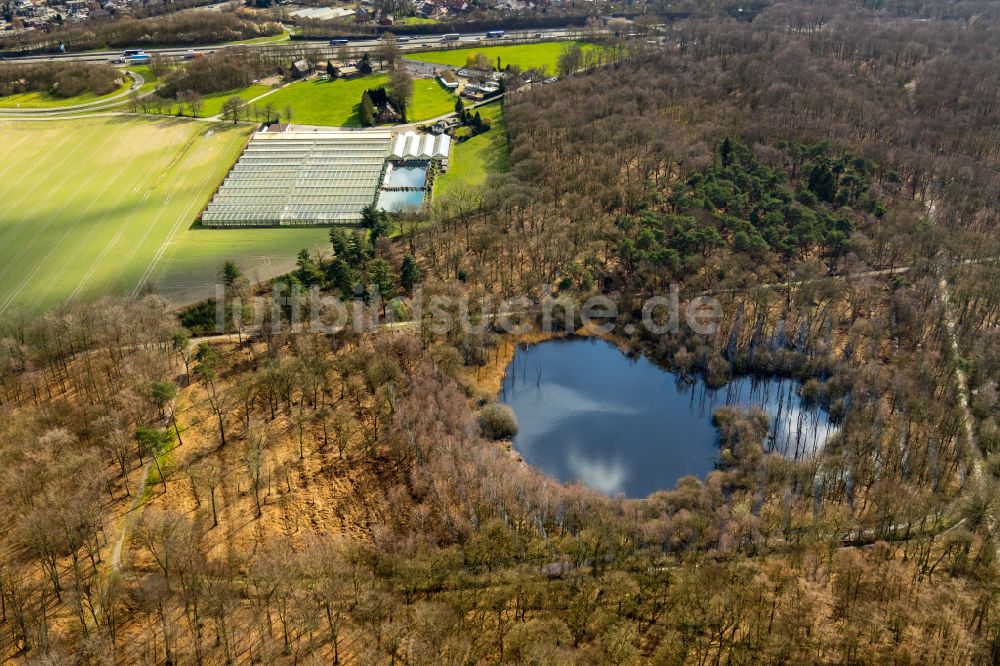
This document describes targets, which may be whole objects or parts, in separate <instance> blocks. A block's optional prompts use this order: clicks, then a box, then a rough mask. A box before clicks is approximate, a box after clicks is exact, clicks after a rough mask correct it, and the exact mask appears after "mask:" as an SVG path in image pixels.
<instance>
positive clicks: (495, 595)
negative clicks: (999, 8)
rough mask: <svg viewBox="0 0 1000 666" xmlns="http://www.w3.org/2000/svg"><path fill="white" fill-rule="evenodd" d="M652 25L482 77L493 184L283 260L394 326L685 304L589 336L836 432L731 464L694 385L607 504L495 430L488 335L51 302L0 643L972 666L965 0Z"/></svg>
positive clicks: (976, 309) (982, 143)
mask: <svg viewBox="0 0 1000 666" xmlns="http://www.w3.org/2000/svg"><path fill="white" fill-rule="evenodd" d="M991 12H992V13H991ZM925 18H931V19H933V20H929V21H927V20H916V19H925ZM973 19H974V20H973ZM670 34H671V38H672V39H674V40H675V43H676V44H677V45H678V46H677V47H676V48H673V47H672V48H667V49H663V50H660V49H654V48H650V47H648V45H643V44H642V43H636V44H619V45H617V47H616V48H609V49H607V50H605V53H606V54H608V55H607V57H606V58H605V57H603V56H602V61H601V62H589V63H587V64H586V66H585V67H583V68H582V69H581V71H579V72H576V73H574V74H572V75H569V76H566V77H564V78H563V79H562V80H560V81H559V82H558V83H557V84H551V85H545V86H533V87H525V88H521V89H520V90H518V91H517V92H514V93H511V94H510V95H509V96H508V99H507V100H506V101H505V108H504V126H505V131H506V132H507V135H508V140H509V144H510V155H509V160H510V170H509V172H507V173H503V174H497V175H495V176H493V177H492V179H491V181H490V182H489V183H488V184H487V186H486V187H484V188H482V189H471V188H467V189H465V190H458V191H455V192H453V193H452V194H451V195H449V196H448V197H445V198H442V199H440V200H439V201H438V202H436V203H435V208H434V210H433V211H432V212H431V214H430V219H429V220H415V219H393V218H389V217H386V216H383V215H380V214H377V213H376V212H374V211H367V213H366V220H365V225H364V226H365V228H364V230H362V231H358V232H341V231H339V230H337V231H335V232H334V233H332V234H331V238H330V240H331V244H330V252H329V254H328V255H327V256H326V257H313V256H310V254H309V253H303V254H302V255H301V256H300V257H299V265H298V269H297V270H296V271H295V273H293V274H292V275H289V276H287V277H285V278H283V281H284V282H286V283H287V284H288V285H289V286H293V285H298V286H309V285H318V286H320V287H321V288H322V289H323V290H324V291H327V292H333V293H337V294H338V295H341V296H347V297H350V296H352V295H355V296H359V297H366V296H365V294H367V293H370V291H371V289H372V287H373V286H374V287H375V289H376V290H377V291H378V292H381V294H382V295H384V296H386V297H389V296H396V297H398V299H399V302H398V303H397V304H396V305H398V309H399V310H400V314H401V316H402V317H403V318H405V317H406V314H407V312H408V311H410V310H411V306H412V302H410V301H408V298H409V297H410V296H411V294H412V293H413V290H414V287H415V286H416V285H417V284H418V283H419V284H420V286H421V288H422V289H423V290H424V292H425V293H427V294H451V295H459V294H466V295H470V296H471V297H472V298H473V302H474V303H476V302H479V301H485V299H486V298H487V297H510V296H520V295H525V294H527V295H529V296H531V297H532V298H534V299H535V300H538V301H540V300H542V299H543V298H554V299H556V300H557V301H558V302H559V303H560V305H561V306H562V311H563V312H564V315H563V316H564V318H565V320H566V321H565V322H564V323H566V324H568V328H570V329H572V328H573V327H574V325H575V324H577V323H578V321H577V313H578V310H577V309H576V308H575V305H576V304H578V303H580V302H581V301H583V300H584V299H585V298H586V297H588V296H590V295H593V294H595V293H603V294H607V295H610V296H613V297H615V300H616V302H618V303H619V304H620V307H619V314H618V321H617V323H619V324H625V323H629V322H634V321H636V320H637V318H638V316H639V313H640V310H641V304H642V301H643V299H644V298H646V297H647V296H649V295H652V294H660V293H663V291H664V289H665V288H667V287H668V286H669V284H670V283H671V282H676V283H678V284H679V286H680V289H681V294H682V298H689V297H690V296H691V295H696V294H701V293H710V294H713V295H715V296H716V297H717V298H718V299H719V300H720V301H721V302H722V305H723V316H722V319H721V321H720V325H719V329H718V331H717V332H716V333H715V334H714V335H710V336H704V335H695V334H693V333H690V332H685V331H684V330H682V331H681V332H680V333H677V334H670V335H659V336H653V335H649V334H647V333H643V332H642V330H641V329H640V330H637V331H636V332H635V333H634V334H631V335H624V334H623V333H619V334H618V335H617V336H616V337H615V338H614V339H615V341H616V343H617V344H619V345H620V346H621V347H622V348H623V349H625V350H627V351H630V352H634V353H645V354H647V355H649V356H650V357H651V358H653V359H654V360H656V361H657V362H658V363H661V364H662V365H664V366H665V367H669V368H671V369H673V370H675V371H676V372H678V373H681V374H685V373H692V374H693V373H700V374H703V375H705V376H706V378H707V379H708V380H709V382H710V383H712V384H715V385H721V384H724V383H725V382H726V381H727V380H728V378H730V377H731V376H732V375H733V374H734V373H745V372H757V373H772V374H773V373H777V374H782V375H791V376H796V377H800V378H802V379H803V380H804V384H803V387H804V388H803V399H804V400H810V401H816V402H819V403H820V404H822V405H824V407H825V408H826V409H827V410H828V411H829V412H830V414H831V415H832V416H833V417H834V418H836V419H837V420H839V422H840V424H841V430H840V432H839V434H838V435H836V436H835V437H834V438H833V439H831V440H830V441H829V442H828V443H827V445H826V446H825V448H824V449H823V450H822V451H821V452H819V453H818V454H817V455H816V456H813V457H804V458H803V457H800V456H798V455H797V452H795V451H781V452H778V451H770V450H768V446H767V438H766V430H767V424H766V422H764V421H762V419H761V417H760V415H759V414H756V413H753V412H750V413H742V412H738V411H733V410H724V411H721V412H719V413H717V414H716V422H717V425H718V428H719V440H720V454H719V464H718V469H717V470H716V471H714V472H712V473H711V474H709V475H708V477H707V478H705V479H696V478H692V477H688V478H685V479H682V480H681V481H680V482H679V483H678V484H677V487H676V488H672V489H664V490H663V491H661V492H657V493H654V494H653V495H652V496H650V497H649V498H646V499H644V500H624V499H620V498H608V497H605V496H603V495H600V494H598V493H596V492H592V491H589V490H587V489H585V488H583V487H580V486H563V485H560V484H558V483H555V482H554V481H553V480H551V479H548V478H545V477H543V476H542V475H541V474H539V473H538V472H536V471H534V470H532V469H530V468H529V467H527V466H525V465H523V464H522V463H520V462H519V461H518V460H517V459H516V458H514V457H513V456H512V455H510V452H509V450H508V448H507V446H506V445H505V444H504V443H503V442H502V441H499V442H498V441H495V438H497V437H500V438H502V437H503V435H504V434H505V432H506V433H509V430H510V428H509V426H504V424H503V423H502V422H501V420H500V419H498V415H497V410H496V408H495V407H494V406H493V402H492V400H493V398H494V396H495V386H492V387H491V384H490V380H489V377H491V376H495V374H496V373H497V372H501V371H502V368H503V365H504V361H505V359H506V358H509V356H508V355H509V352H510V347H511V344H512V341H511V340H510V339H509V338H507V337H505V336H503V335H502V334H501V333H500V332H498V331H494V330H492V328H491V327H489V326H487V327H485V329H484V330H483V331H478V332H463V331H460V330H455V329H449V330H437V329H435V328H434V327H431V326H426V327H422V328H421V329H419V333H415V332H412V331H410V330H409V329H406V328H395V329H390V330H384V331H381V332H376V331H372V332H363V333H356V332H352V331H353V328H352V327H348V329H347V330H346V331H344V332H342V333H341V334H338V335H335V336H329V337H328V336H323V335H310V334H306V333H291V332H288V331H287V330H285V331H280V330H278V327H277V326H276V325H275V323H276V322H274V321H272V320H267V318H266V317H265V326H264V327H263V328H262V329H261V330H259V331H258V332H257V335H256V337H254V338H252V339H247V337H246V331H244V330H243V329H242V328H234V335H233V336H232V337H231V338H229V337H222V338H211V339H203V340H192V339H191V338H190V337H189V335H190V332H189V331H185V330H184V329H183V328H182V326H181V324H180V323H179V322H178V320H177V319H176V318H175V317H174V316H173V315H171V314H170V313H168V312H167V308H166V307H165V306H164V304H163V303H162V302H160V301H159V300H158V299H157V298H156V297H155V296H148V297H145V298H143V299H137V300H127V301H121V300H107V301H103V302H100V303H97V304H93V305H81V304H71V305H67V306H64V307H63V308H60V309H58V310H56V311H53V312H51V313H49V314H48V315H46V316H45V317H42V318H39V319H36V320H8V321H5V322H3V326H2V331H0V409H2V410H3V418H2V419H0V433H2V434H0V442H2V444H0V470H3V475H4V479H3V483H0V512H2V520H0V525H2V526H3V527H0V538H2V542H3V549H2V552H3V559H2V561H0V596H2V599H3V605H2V607H0V613H2V615H0V641H2V642H0V650H2V651H3V654H4V655H5V656H9V657H16V658H19V659H21V660H23V661H28V662H31V661H54V662H61V661H67V660H73V661H80V662H85V663H135V662H143V663H199V664H200V663H209V664H215V663H220V664H222V663H247V662H249V661H251V660H255V661H259V662H265V663H300V662H301V663H340V662H345V663H346V662H350V663H373V664H374V663H397V662H401V663H412V664H419V663H428V664H431V663H433V664H439V663H456V664H457V663H468V662H487V663H515V664H548V663H581V664H584V663H587V664H590V663H615V664H629V663H662V664H680V663H697V664H705V663H775V664H778V663H813V662H822V663H843V662H851V663H872V664H875V663H914V662H919V663H936V664H964V663H981V664H987V663H995V662H996V661H997V660H998V659H1000V616H998V613H997V604H998V602H1000V598H998V594H1000V585H998V582H1000V575H998V574H1000V568H998V566H1000V564H998V562H997V558H996V543H997V540H996V539H997V536H998V535H997V533H996V530H997V525H996V520H995V516H996V510H997V506H996V502H997V500H996V497H997V492H996V491H997V479H998V476H1000V455H998V454H997V452H996V448H997V444H998V443H1000V430H998V428H1000V403H998V398H997V391H998V384H997V382H998V380H1000V357H998V356H997V352H996V351H995V349H996V347H997V345H996V344H995V343H996V342H997V341H998V333H997V324H998V316H1000V312H998V309H1000V291H998V289H997V285H998V284H1000V280H998V279H997V278H998V275H997V271H998V270H1000V269H998V268H997V266H996V264H995V260H996V258H997V257H1000V249H998V248H997V247H996V245H997V234H996V225H997V222H998V210H997V198H996V192H997V191H998V190H1000V182H998V179H1000V169H998V159H1000V150H998V149H1000V129H998V128H1000V118H998V114H1000V104H998V101H1000V100H998V99H997V96H998V94H1000V92H998V91H1000V85H998V84H1000V81H998V79H1000V63H998V62H997V59H998V58H1000V20H998V17H997V15H996V14H995V8H994V6H993V4H992V3H976V2H962V3H948V2H938V3H905V2H895V3H880V4H878V5H873V4H872V3H868V4H864V3H853V2H852V3H842V4H839V5H837V6H830V5H829V4H828V3H824V4H823V5H819V4H815V5H814V4H812V3H804V4H802V5H795V4H784V5H781V6H779V7H768V8H764V9H762V11H761V12H760V13H759V15H757V17H756V18H755V19H754V20H753V21H752V22H747V21H739V20H735V19H734V20H730V21H720V20H717V19H715V20H701V19H698V18H693V19H691V20H690V21H685V22H680V23H677V24H676V25H674V26H672V28H671V33H670ZM393 232H395V233H393ZM223 278H224V281H225V284H226V285H227V290H228V293H227V298H228V299H229V300H230V304H232V303H234V302H235V299H236V298H237V297H239V298H240V299H241V302H242V303H243V304H244V305H246V303H248V302H249V298H248V296H249V294H250V292H251V290H252V286H251V285H249V284H248V283H247V282H246V280H245V279H244V278H243V277H242V276H240V275H239V273H238V271H236V270H235V269H234V268H233V267H231V266H230V267H227V269H226V270H225V271H224V273H223ZM359 284H360V285H361V288H360V289H358V288H357V285H359ZM389 307H393V306H392V305H390V306H389ZM241 314H246V315H252V314H253V313H252V312H244V313H241ZM352 316H354V315H353V314H352ZM518 318H519V319H520V320H521V321H522V323H533V324H537V323H538V319H537V316H536V314H535V313H534V312H533V311H532V310H530V309H527V310H525V311H524V312H523V313H519V314H518ZM188 323H193V322H188ZM235 326H236V324H235V323H234V327H235ZM143 479H144V480H145V481H144V482H141V480H143ZM133 507H134V508H135V509H136V510H134V511H132V510H131V509H132V508H133Z"/></svg>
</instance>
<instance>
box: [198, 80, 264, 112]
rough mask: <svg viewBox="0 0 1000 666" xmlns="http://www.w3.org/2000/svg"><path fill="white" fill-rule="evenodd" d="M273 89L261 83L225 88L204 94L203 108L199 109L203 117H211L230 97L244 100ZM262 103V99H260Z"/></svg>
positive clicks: (247, 100)
mask: <svg viewBox="0 0 1000 666" xmlns="http://www.w3.org/2000/svg"><path fill="white" fill-rule="evenodd" d="M272 90H274V88H272V87H271V86H265V85H261V84H259V83H255V84H253V85H252V86H248V87H246V88H243V89H242V90H227V91H226V92H221V93H214V94H212V95H205V108H203V109H202V110H201V116H202V117H203V118H211V117H212V116H217V115H219V114H220V113H222V105H223V104H224V103H225V101H226V100H227V99H229V98H230V97H240V98H241V99H243V101H245V102H249V101H250V100H252V99H254V98H256V97H260V96H261V95H263V94H264V93H267V92H270V91H272ZM261 103H264V100H261Z"/></svg>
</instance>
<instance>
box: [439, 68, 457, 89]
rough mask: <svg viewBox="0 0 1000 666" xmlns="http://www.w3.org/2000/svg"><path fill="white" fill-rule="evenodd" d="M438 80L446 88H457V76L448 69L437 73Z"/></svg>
mask: <svg viewBox="0 0 1000 666" xmlns="http://www.w3.org/2000/svg"><path fill="white" fill-rule="evenodd" d="M438 81H440V82H441V85H442V86H444V87H445V88H447V89H448V90H455V89H456V88H458V84H459V80H458V76H457V75H456V74H455V72H453V71H452V70H450V69H446V70H444V71H443V72H441V74H439V75H438Z"/></svg>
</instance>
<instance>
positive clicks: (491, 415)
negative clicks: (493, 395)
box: [479, 402, 517, 440]
mask: <svg viewBox="0 0 1000 666" xmlns="http://www.w3.org/2000/svg"><path fill="white" fill-rule="evenodd" d="M479 429H480V430H482V432H483V435H484V436H485V437H488V438H489V439H493V440H497V439H510V438H512V437H513V436H514V435H516V434H517V417H516V416H515V415H514V411H513V410H512V409H511V408H510V407H508V406H507V405H503V404H500V403H499V402H492V403H490V404H488V405H486V406H485V407H483V409H482V411H480V412H479Z"/></svg>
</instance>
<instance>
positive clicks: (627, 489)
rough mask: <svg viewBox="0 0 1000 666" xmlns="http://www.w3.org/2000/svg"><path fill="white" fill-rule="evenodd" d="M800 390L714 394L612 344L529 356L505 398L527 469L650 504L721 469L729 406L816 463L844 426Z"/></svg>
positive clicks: (537, 348) (532, 351)
mask: <svg viewBox="0 0 1000 666" xmlns="http://www.w3.org/2000/svg"><path fill="white" fill-rule="evenodd" d="M798 385H799V382H798V381H796V380H792V379H776V378H774V379H763V380H762V379H760V378H752V377H739V378H735V379H733V381H731V382H730V383H729V384H728V385H726V386H724V387H722V388H720V389H717V390H712V389H709V388H708V387H707V386H705V384H704V382H703V381H702V380H701V379H697V380H696V381H695V382H694V383H688V382H686V381H683V380H681V379H679V378H678V376H677V375H675V374H673V373H670V372H667V371H665V370H663V369H661V368H658V367H657V366H655V365H653V364H652V363H651V362H650V361H648V360H647V359H645V358H642V357H640V358H636V359H633V358H629V357H628V356H626V355H624V354H622V353H621V351H619V350H618V348H616V347H615V346H614V345H612V344H611V343H609V342H606V341H604V340H600V339H595V338H569V339H564V340H551V341H548V342H543V343H540V344H536V345H530V346H523V345H522V346H520V347H519V348H518V350H517V352H516V353H515V355H514V359H513V360H512V361H511V363H510V365H509V366H508V367H507V373H506V375H505V377H504V381H503V386H502V388H501V390H500V396H499V398H500V400H501V402H504V403H506V404H507V405H509V406H510V407H511V408H512V409H513V410H514V412H515V413H516V414H517V418H518V422H519V424H520V430H519V432H518V434H517V436H516V437H515V438H514V448H515V449H516V450H517V451H518V453H520V454H521V457H522V458H524V460H525V462H527V463H528V464H530V465H534V466H535V467H538V468H539V469H541V470H542V471H544V472H545V473H547V474H550V475H552V476H554V477H556V478H557V479H559V480H561V481H564V482H573V481H580V482H582V483H584V484H586V485H587V486H589V487H591V488H594V489H596V490H600V491H603V492H605V493H607V494H609V495H625V496H626V497H645V496H647V495H649V494H650V493H652V492H654V491H656V490H662V489H669V488H673V487H674V485H675V484H676V482H677V480H678V479H679V478H681V477H682V476H686V475H688V474H693V475H696V476H699V477H702V478H704V477H705V475H706V474H707V473H708V472H710V471H711V470H712V469H713V468H714V466H715V462H716V460H717V459H718V454H719V448H718V433H717V431H716V428H715V426H714V425H713V423H712V413H713V412H714V411H715V410H716V409H718V408H719V407H722V406H725V405H743V406H749V405H756V406H759V407H762V408H763V409H764V410H765V411H766V412H767V413H768V415H769V416H770V417H771V437H770V439H769V441H768V442H766V443H765V448H770V449H771V450H774V451H779V452H781V453H783V454H785V455H788V456H790V457H803V456H807V455H810V454H811V453H813V452H814V451H815V450H816V448H818V447H819V446H822V444H823V442H824V441H826V438H827V437H828V436H829V435H830V434H832V433H833V432H834V431H835V430H836V426H834V425H832V424H831V423H830V422H829V419H828V417H827V414H826V412H824V411H823V410H821V409H819V408H806V407H804V406H803V405H802V403H801V400H800V398H799V395H798V392H797V388H798Z"/></svg>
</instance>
